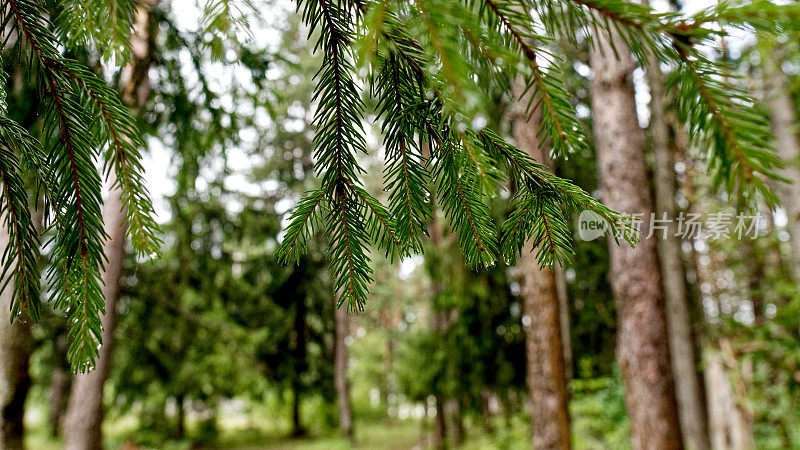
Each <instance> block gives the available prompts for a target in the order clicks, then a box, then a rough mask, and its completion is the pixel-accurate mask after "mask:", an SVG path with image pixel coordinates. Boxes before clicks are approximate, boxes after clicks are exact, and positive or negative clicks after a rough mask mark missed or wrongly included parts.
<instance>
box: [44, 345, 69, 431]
mask: <svg viewBox="0 0 800 450" xmlns="http://www.w3.org/2000/svg"><path fill="white" fill-rule="evenodd" d="M66 350H67V336H66V334H59V335H58V337H56V359H57V362H56V366H55V368H54V369H53V373H52V374H51V375H50V414H49V415H48V418H47V419H48V422H49V423H50V435H51V436H53V437H58V436H61V420H62V419H63V417H64V410H65V406H66V404H65V403H66V402H65V401H64V400H65V397H66V396H67V394H68V392H67V390H68V387H69V382H70V375H69V372H68V371H67V370H66V369H65V367H66V366H67V361H66V358H65V357H64V356H63V355H65V354H66Z"/></svg>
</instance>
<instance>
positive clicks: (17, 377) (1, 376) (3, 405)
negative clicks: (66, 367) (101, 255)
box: [0, 227, 31, 450]
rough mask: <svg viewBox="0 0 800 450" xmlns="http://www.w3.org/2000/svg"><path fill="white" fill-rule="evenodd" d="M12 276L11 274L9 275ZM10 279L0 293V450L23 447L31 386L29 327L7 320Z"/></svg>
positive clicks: (2, 238)
mask: <svg viewBox="0 0 800 450" xmlns="http://www.w3.org/2000/svg"><path fill="white" fill-rule="evenodd" d="M8 239H9V237H8V233H7V231H6V229H5V227H2V229H0V252H4V251H5V248H6V246H7V245H8ZM12 276H13V275H12ZM13 290H14V280H10V281H9V282H8V284H7V285H6V286H5V288H4V289H3V290H2V292H0V450H16V449H22V448H25V447H24V444H23V438H24V431H25V429H24V425H23V419H24V416H25V399H26V398H27V396H28V389H29V388H30V386H31V378H30V374H29V373H28V359H29V358H30V353H31V326H30V323H29V322H28V320H30V319H28V318H27V317H24V316H23V317H20V318H19V319H17V320H15V321H14V323H11V292H12V291H13Z"/></svg>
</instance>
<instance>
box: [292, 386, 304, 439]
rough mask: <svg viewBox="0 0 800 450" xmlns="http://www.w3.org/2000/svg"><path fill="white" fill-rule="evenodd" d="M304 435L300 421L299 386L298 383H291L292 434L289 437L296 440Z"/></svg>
mask: <svg viewBox="0 0 800 450" xmlns="http://www.w3.org/2000/svg"><path fill="white" fill-rule="evenodd" d="M305 434H306V431H305V430H304V429H303V424H302V423H301V421H300V386H299V383H292V432H291V433H290V435H291V436H292V437H294V438H298V437H301V436H303V435H305Z"/></svg>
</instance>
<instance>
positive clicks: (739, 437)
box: [703, 349, 755, 450]
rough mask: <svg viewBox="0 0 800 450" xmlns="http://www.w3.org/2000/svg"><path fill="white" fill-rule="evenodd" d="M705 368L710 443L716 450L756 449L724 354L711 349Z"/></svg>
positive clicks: (751, 425)
mask: <svg viewBox="0 0 800 450" xmlns="http://www.w3.org/2000/svg"><path fill="white" fill-rule="evenodd" d="M703 358H704V360H705V364H706V367H707V368H706V384H707V385H708V394H709V395H708V398H709V399H708V403H709V415H710V416H711V420H710V428H711V440H712V444H713V448H714V449H715V450H750V449H753V448H755V442H754V441H753V424H752V421H751V420H750V419H749V416H748V414H747V413H746V412H745V411H743V410H742V408H741V407H740V406H739V405H738V404H737V402H736V397H737V396H736V394H735V391H734V388H733V385H732V384H731V381H730V378H729V373H728V372H729V371H728V369H727V368H726V367H725V362H724V356H723V354H722V352H721V351H718V350H711V349H708V350H706V351H705V352H704V356H703Z"/></svg>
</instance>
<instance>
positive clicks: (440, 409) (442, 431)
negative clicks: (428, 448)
mask: <svg viewBox="0 0 800 450" xmlns="http://www.w3.org/2000/svg"><path fill="white" fill-rule="evenodd" d="M434 401H435V402H436V405H435V408H436V417H434V422H435V423H434V425H435V430H434V434H433V448H435V449H440V448H444V446H445V442H447V423H446V422H445V420H444V402H443V401H442V399H441V398H440V397H439V396H436V397H435V399H434Z"/></svg>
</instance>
